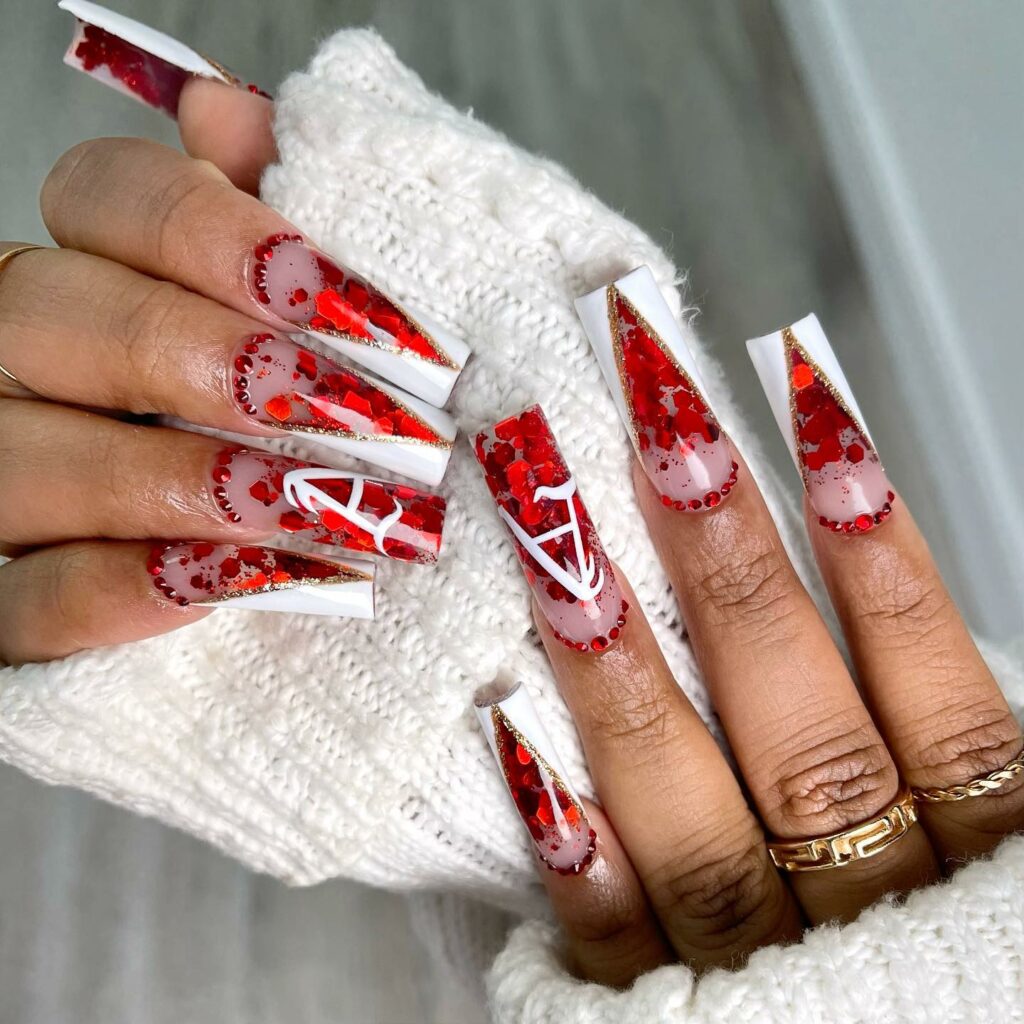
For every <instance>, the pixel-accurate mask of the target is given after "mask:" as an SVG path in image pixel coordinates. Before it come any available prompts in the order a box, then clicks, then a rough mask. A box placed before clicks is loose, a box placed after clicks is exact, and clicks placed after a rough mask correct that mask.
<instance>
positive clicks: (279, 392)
mask: <svg viewBox="0 0 1024 1024" xmlns="http://www.w3.org/2000/svg"><path fill="white" fill-rule="evenodd" d="M232 387H233V389H234V395H235V400H236V401H237V402H238V404H239V405H240V406H241V408H242V410H243V411H244V412H245V413H246V414H247V415H249V416H252V417H253V418H255V419H257V420H259V421H260V422H261V423H266V424H269V425H270V426H273V427H277V428H278V429H279V430H288V431H294V432H296V433H300V434H309V435H310V436H311V437H313V438H314V439H315V440H316V441H317V442H318V443H320V444H323V445H326V446H327V447H329V448H336V449H337V450H339V451H342V452H345V453H346V454H347V455H354V456H355V457H356V458H359V459H365V460H366V461H367V462H372V463H375V464H376V465H378V466H382V467H384V469H387V470H390V471H392V472H395V473H401V474H402V475H403V476H409V477H412V478H413V479H414V480H420V481H422V482H423V483H425V484H430V485H431V486H434V485H436V484H439V483H440V482H441V479H442V478H443V477H444V473H445V470H446V469H447V468H448V461H449V459H450V458H451V454H452V444H453V443H454V441H455V435H456V427H455V421H454V420H453V419H452V418H451V417H450V416H449V415H448V414H447V413H445V412H442V411H441V410H440V409H435V408H434V407H433V406H431V405H427V404H426V403H425V402H420V401H419V400H418V399H415V398H413V397H412V396H411V395H404V394H402V392H400V391H399V390H398V389H397V388H391V387H388V385H386V384H384V383H383V382H382V381H379V380H377V379H376V378H374V377H371V376H369V374H365V373H362V372H360V371H358V370H354V369H352V368H351V367H347V366H342V365H340V364H339V363H335V362H333V361H332V360H330V359H327V358H325V357H324V356H321V355H318V354H317V353H315V352H311V351H310V350H309V349H306V348H302V347H301V346H299V345H296V344H294V343H292V342H290V341H286V340H285V339H284V338H279V337H277V336H276V335H274V334H255V335H252V336H251V337H249V338H247V339H246V340H245V341H244V342H243V343H242V345H241V347H240V348H239V351H238V353H237V355H236V356H235V359H234V364H233V366H232Z"/></svg>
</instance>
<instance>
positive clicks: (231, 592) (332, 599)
mask: <svg viewBox="0 0 1024 1024" xmlns="http://www.w3.org/2000/svg"><path fill="white" fill-rule="evenodd" d="M147 568H148V570H149V574H150V575H151V576H152V577H153V584H154V586H155V587H156V589H157V590H158V591H159V592H160V594H161V596H162V597H163V598H164V599H165V600H168V601H173V602H175V603H176V604H180V605H190V604H195V605H213V604H216V605H219V606H223V607H231V608H249V609H253V610H257V611H268V612H304V613H306V614H309V615H338V616H344V617H347V618H353V619H372V618H373V574H374V568H373V564H372V563H370V562H360V561H356V560H351V561H346V562H340V561H333V560H331V561H329V560H327V559H325V558H316V557H314V556H312V555H298V554H295V553H293V552H291V551H280V550H278V549H276V548H263V547H255V546H247V545H238V544H209V543H207V542H205V541H193V542H190V543H182V544H159V545H157V546H156V547H154V548H153V550H152V551H151V552H150V557H149V562H148V565H147Z"/></svg>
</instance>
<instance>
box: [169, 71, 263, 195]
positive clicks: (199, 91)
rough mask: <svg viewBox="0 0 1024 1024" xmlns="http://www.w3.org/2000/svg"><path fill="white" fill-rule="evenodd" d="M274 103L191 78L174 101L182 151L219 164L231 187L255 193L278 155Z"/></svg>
mask: <svg viewBox="0 0 1024 1024" xmlns="http://www.w3.org/2000/svg"><path fill="white" fill-rule="evenodd" d="M273 118H274V104H273V103H272V102H271V101H270V100H269V99H268V98H266V97H264V96H260V95H257V94H254V93H250V92H248V91H244V90H241V89H232V88H225V86H224V85H222V84H221V83H219V82H214V81H211V80H210V79H206V78H193V79H190V80H189V81H188V82H187V83H186V84H185V87H184V88H183V89H182V93H181V101H180V103H179V104H178V130H179V131H180V132H181V141H182V144H183V145H184V146H185V151H186V152H187V153H188V154H189V155H190V156H194V157H198V158H199V159H201V160H209V161H210V163H212V164H214V166H216V167H218V168H219V169H220V170H221V171H222V172H223V173H224V175H225V176H226V177H227V179H228V181H230V182H231V184H232V185H234V186H235V188H240V189H242V190H243V191H245V192H249V193H251V194H252V195H256V194H258V192H259V186H260V177H261V175H262V174H263V169H264V168H265V167H266V166H267V165H268V164H271V163H273V162H274V160H275V159H277V146H276V144H275V142H274V133H273V130H272V126H273Z"/></svg>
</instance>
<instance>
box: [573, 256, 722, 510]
mask: <svg viewBox="0 0 1024 1024" xmlns="http://www.w3.org/2000/svg"><path fill="white" fill-rule="evenodd" d="M576 311H577V313H578V314H579V317H580V320H581V321H582V322H583V328H584V330H585V331H586V332H587V337H588V338H589V339H590V344H591V346H592V347H593V349H594V354H595V355H596V356H597V361H598V363H599V364H600V366H601V372H602V373H603V374H604V378H605V380H606V381H607V383H608V387H609V389H610V390H611V393H612V397H613V398H614V399H615V405H616V407H617V408H618V410H619V415H620V416H621V417H622V421H623V423H625V425H626V429H627V430H628V431H629V435H630V437H631V438H632V440H633V446H634V448H636V453H637V455H638V456H639V458H640V463H641V465H642V466H643V467H644V470H645V472H646V473H647V475H648V477H650V479H651V482H652V483H653V484H654V486H655V488H656V489H657V491H658V493H659V494H660V495H661V500H662V503H663V504H664V505H667V506H669V507H671V508H676V509H680V510H683V511H688V512H698V511H701V510H703V509H709V508H714V507H715V506H716V505H719V504H720V503H721V501H722V499H723V498H724V497H725V496H726V495H728V493H729V492H730V491H731V490H732V488H733V485H734V484H735V483H736V472H737V465H736V463H735V462H733V458H732V451H731V450H730V448H729V443H728V441H727V440H726V436H725V434H724V433H723V431H722V428H721V427H720V426H719V425H718V420H716V419H715V416H714V413H712V412H711V410H710V409H709V408H708V404H707V401H706V400H705V398H704V393H703V388H702V386H701V382H700V374H699V373H698V371H697V366H696V364H695V362H694V360H693V355H692V353H691V352H690V349H689V347H688V346H687V344H686V342H685V341H684V340H683V335H682V332H681V331H680V330H679V325H678V324H677V323H676V320H675V317H673V316H672V311H671V310H670V309H669V308H668V305H667V303H666V302H665V299H664V297H663V296H662V294H661V291H660V290H659V288H658V286H657V284H656V283H655V280H654V276H653V275H652V274H651V271H650V269H649V268H648V267H638V268H637V269H636V270H634V271H632V272H631V273H629V274H627V275H626V276H625V277H622V278H619V280H617V281H615V282H614V283H613V284H610V285H608V286H607V287H606V288H598V289H597V290H596V291H592V292H589V293H588V294H586V295H584V296H582V297H580V298H579V299H577V300H576Z"/></svg>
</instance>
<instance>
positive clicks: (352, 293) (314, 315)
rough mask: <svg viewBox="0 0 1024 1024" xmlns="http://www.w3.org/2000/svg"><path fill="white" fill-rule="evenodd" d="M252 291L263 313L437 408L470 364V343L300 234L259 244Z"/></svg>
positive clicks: (253, 270)
mask: <svg viewBox="0 0 1024 1024" xmlns="http://www.w3.org/2000/svg"><path fill="white" fill-rule="evenodd" d="M251 284H252V290H253V293H254V295H255V297H256V301H257V302H258V303H259V304H260V306H261V307H263V308H264V309H266V310H268V311H269V312H271V313H273V314H274V315H275V316H278V317H280V318H281V319H282V320H284V321H285V322H286V323H289V324H291V325H293V326H294V327H297V328H300V329H301V330H303V331H308V332H309V333H310V334H313V335H314V336H316V337H318V338H320V339H321V340H322V341H323V342H324V343H325V344H328V345H331V346H332V347H333V348H336V349H337V350H338V351H339V352H341V353H342V354H344V355H346V356H348V358H349V359H352V360H354V361H355V362H357V363H359V364H360V365H361V366H365V367H366V368H367V369H370V370H372V371H373V372H374V373H379V374H380V375H381V376H382V377H385V378H387V380H390V381H393V382H394V383H395V384H397V385H398V386H399V387H400V388H404V389H405V390H406V391H408V392H410V393H411V394H413V395H416V396H417V397H418V398H422V399H423V400H424V401H425V402H430V404H431V405H436V406H439V407H440V406H442V405H444V404H445V402H447V401H448V396H449V395H450V394H451V391H452V388H453V387H454V386H455V381H456V380H457V379H458V376H459V374H460V373H461V372H462V368H463V366H465V364H466V360H467V359H468V358H469V348H468V347H467V346H466V344H465V343H464V342H463V341H461V340H460V339H458V338H456V337H454V336H452V335H451V334H449V333H448V332H447V331H445V330H444V329H443V328H442V327H440V326H438V325H437V324H434V323H431V322H430V321H429V320H428V319H427V318H426V317H425V316H423V315H422V314H421V313H413V312H412V311H411V310H409V309H406V308H404V307H400V306H399V305H398V304H397V303H395V302H394V301H392V300H391V299H389V298H388V297H387V296H386V295H383V294H382V293H381V292H379V291H378V290H377V289H376V288H374V287H373V285H371V284H370V283H369V282H368V281H366V280H365V279H364V278H362V277H360V276H359V275H358V274H355V273H353V272H352V271H351V270H348V269H346V268H344V267H341V266H340V265H339V264H338V263H337V262H335V261H334V260H332V259H331V258H330V257H329V256H327V255H326V254H325V253H323V252H321V251H320V250H319V249H317V248H315V247H314V246H312V245H310V244H309V242H307V241H305V239H303V237H302V236H301V235H288V234H280V235H272V236H271V237H270V238H268V239H266V240H265V241H263V242H261V243H260V244H259V245H257V246H256V247H255V249H254V250H253V256H252V271H251Z"/></svg>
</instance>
